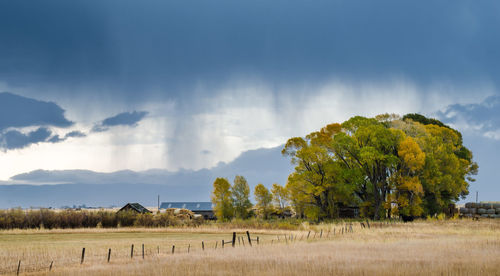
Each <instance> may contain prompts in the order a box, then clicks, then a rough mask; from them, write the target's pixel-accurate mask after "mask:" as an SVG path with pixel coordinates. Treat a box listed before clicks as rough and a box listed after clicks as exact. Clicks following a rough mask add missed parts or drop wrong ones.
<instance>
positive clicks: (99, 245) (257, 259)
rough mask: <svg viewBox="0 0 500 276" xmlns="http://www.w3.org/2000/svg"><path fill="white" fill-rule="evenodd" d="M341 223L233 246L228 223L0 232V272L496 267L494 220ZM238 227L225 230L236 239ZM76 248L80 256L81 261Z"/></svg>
mask: <svg viewBox="0 0 500 276" xmlns="http://www.w3.org/2000/svg"><path fill="white" fill-rule="evenodd" d="M341 227H342V225H341V224H340V223H339V224H324V225H320V226H314V227H311V228H310V229H308V226H307V225H305V226H304V227H302V228H303V229H302V230H300V231H270V230H252V229H249V230H250V232H251V233H252V236H253V238H256V237H257V236H259V241H260V242H259V244H258V245H257V244H256V242H255V241H254V242H253V243H254V244H253V246H252V247H250V246H249V245H248V242H246V243H245V246H243V244H242V243H241V242H240V243H238V242H237V244H236V247H235V248H232V247H231V245H230V244H226V245H225V248H224V249H222V248H221V244H220V243H221V240H223V239H224V240H230V239H231V233H232V230H227V229H217V228H215V227H214V226H207V227H200V228H177V229H175V228H169V229H112V230H106V229H76V230H10V231H1V232H0V273H3V274H15V273H16V270H17V266H18V261H19V260H21V266H20V274H21V275H120V276H125V275H360V274H361V275H422V274H428V275H499V274H500V220H493V219H484V220H481V221H471V220H450V221H417V222H413V223H406V224H405V223H396V224H385V223H372V224H371V227H370V228H369V229H368V228H361V226H360V224H359V223H353V233H344V234H342V232H341V231H339V230H340V229H341ZM244 230H247V229H234V231H237V232H238V235H239V236H241V237H243V234H244ZM309 230H311V234H310V237H309V239H307V235H308V233H309ZM321 230H322V231H323V232H322V234H320V233H321ZM334 231H335V233H334ZM285 235H286V240H285ZM290 235H292V237H294V238H292V240H290ZM320 235H321V237H320ZM278 237H280V240H279V241H278ZM202 241H204V243H205V250H204V251H203V250H202V249H201V242H202ZM216 242H217V243H218V245H217V249H215V243H216ZM131 244H134V258H131V257H130V251H131V250H130V249H131ZM142 244H144V246H145V257H144V259H143V258H142ZM172 245H175V253H174V254H172ZM83 247H85V248H86V253H85V260H84V263H83V264H80V261H81V259H80V258H81V252H82V248H83ZM188 247H190V248H189V253H188ZM109 248H111V249H112V254H111V261H110V263H107V259H106V258H107V253H108V249H109ZM158 248H159V250H160V252H159V253H158ZM52 261H53V267H52V271H50V272H49V266H50V263H51V262H52Z"/></svg>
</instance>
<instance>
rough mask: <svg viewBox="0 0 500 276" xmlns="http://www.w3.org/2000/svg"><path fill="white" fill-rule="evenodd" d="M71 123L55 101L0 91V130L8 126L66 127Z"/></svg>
mask: <svg viewBox="0 0 500 276" xmlns="http://www.w3.org/2000/svg"><path fill="white" fill-rule="evenodd" d="M72 124H73V122H71V121H69V120H68V119H66V118H65V117H64V109H62V108H61V107H59V106H58V105H57V104H55V103H52V102H43V101H38V100H35V99H30V98H26V97H22V96H18V95H14V94H11V93H7V92H3V93H0V132H1V131H2V130H4V129H6V128H9V127H29V126H41V125H46V126H57V127H68V126H71V125H72Z"/></svg>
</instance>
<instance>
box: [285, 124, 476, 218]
mask: <svg viewBox="0 0 500 276" xmlns="http://www.w3.org/2000/svg"><path fill="white" fill-rule="evenodd" d="M282 153H283V154H284V155H287V156H290V157H291V161H292V163H293V164H294V165H295V172H293V173H292V174H291V175H290V176H289V178H288V183H287V185H286V187H287V189H288V190H289V195H290V202H291V203H292V204H293V205H294V207H295V208H296V211H297V212H298V213H299V214H300V213H303V214H305V215H306V216H308V217H310V218H315V219H316V218H317V219H321V218H333V217H335V216H336V214H337V209H338V207H339V206H341V205H358V206H360V207H361V211H362V215H364V216H366V217H372V218H374V219H379V218H381V217H384V216H386V215H392V214H399V215H404V216H421V215H425V214H434V213H439V212H442V210H444V208H446V207H447V204H449V203H451V202H453V201H456V200H458V199H459V197H461V196H465V195H466V194H467V193H468V182H469V181H473V179H472V178H471V176H472V175H474V174H476V173H477V164H476V163H474V162H473V161H472V153H471V152H470V151H469V150H468V149H467V148H466V147H464V146H463V145H462V139H461V135H460V133H459V132H458V131H456V130H453V129H451V128H450V127H448V126H446V125H444V124H443V123H441V122H439V121H438V120H435V119H427V118H425V117H423V116H422V115H418V114H409V115H406V116H405V117H403V118H402V119H401V118H400V117H399V116H397V115H388V114H384V115H379V116H377V117H375V118H365V117H360V116H356V117H353V118H350V119H349V120H347V121H345V122H343V123H342V124H330V125H327V126H325V127H324V128H322V129H321V130H319V131H317V132H313V133H310V134H309V135H307V136H306V137H305V138H302V137H294V138H291V139H289V140H288V141H287V143H286V145H285V147H284V149H283V151H282ZM297 209H298V210H297Z"/></svg>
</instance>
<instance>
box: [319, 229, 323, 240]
mask: <svg viewBox="0 0 500 276" xmlns="http://www.w3.org/2000/svg"><path fill="white" fill-rule="evenodd" d="M322 237H323V229H321V232H319V238H320V239H321V238H322Z"/></svg>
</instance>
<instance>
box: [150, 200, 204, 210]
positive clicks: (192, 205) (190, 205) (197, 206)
mask: <svg viewBox="0 0 500 276" xmlns="http://www.w3.org/2000/svg"><path fill="white" fill-rule="evenodd" d="M169 208H178V209H188V210H191V211H212V210H213V205H212V202H162V203H161V205H160V209H169Z"/></svg>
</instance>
